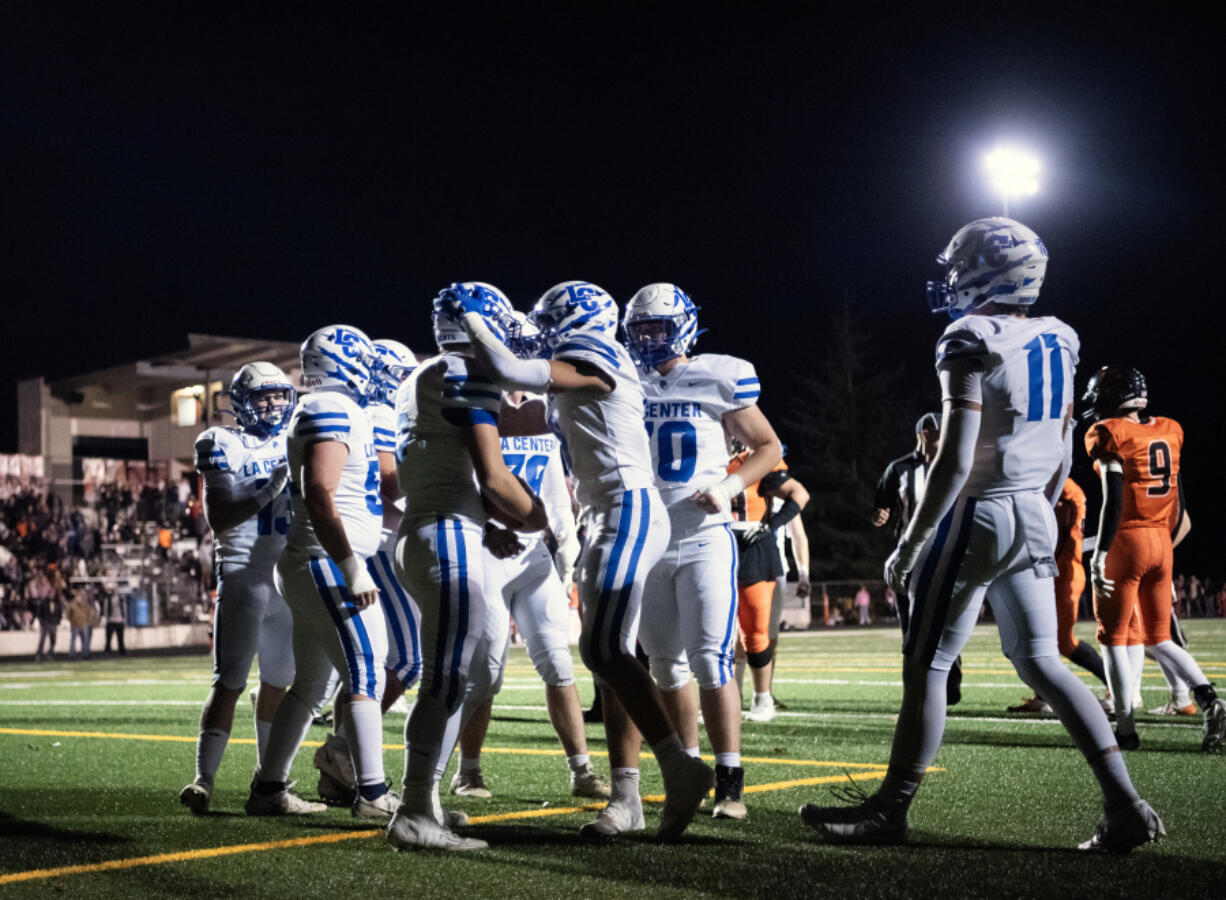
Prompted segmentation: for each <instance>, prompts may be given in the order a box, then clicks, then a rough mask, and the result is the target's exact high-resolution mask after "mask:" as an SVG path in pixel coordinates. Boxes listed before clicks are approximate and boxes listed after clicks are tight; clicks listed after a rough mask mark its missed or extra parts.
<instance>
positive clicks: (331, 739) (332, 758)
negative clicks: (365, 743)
mask: <svg viewBox="0 0 1226 900" xmlns="http://www.w3.org/2000/svg"><path fill="white" fill-rule="evenodd" d="M314 762H315V768H317V769H318V770H319V771H320V773H321V774H325V775H328V776H329V777H330V778H331V779H332V780H333V781H334V782H335V783H336V784H337V785H339V786H340V787H343V788H347V789H348V790H350V791H354V790H356V789H357V783H358V777H357V774H356V773H355V772H354V771H353V760H352V759H351V758H350V756H349V744H348V743H347V742H346V741H345V739H344V738H343V737H341V736H340V735H339V734H329V735H327V736H326V737H325V738H324V742H323V744H322V745H321V746H320V747H319V748H318V749H317V750H316V751H315V760H314ZM352 802H353V801H352V800H350V801H349V803H352ZM349 803H346V804H345V806H348V805H349Z"/></svg>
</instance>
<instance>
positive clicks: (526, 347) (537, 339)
mask: <svg viewBox="0 0 1226 900" xmlns="http://www.w3.org/2000/svg"><path fill="white" fill-rule="evenodd" d="M511 315H512V316H514V317H515V322H516V325H517V326H518V327H517V329H516V331H515V333H514V334H513V335H511V336H510V337H509V338H508V339H507V348H508V349H509V350H510V351H511V352H512V353H514V354H515V355H516V356H518V357H519V358H520V359H540V358H541V351H542V349H543V348H542V343H541V330H540V329H539V328H537V327H536V326H535V325H533V324H532V320H531V319H530V318H528V314H527V313H522V312H520V311H519V310H518V309H515V310H512V311H511Z"/></svg>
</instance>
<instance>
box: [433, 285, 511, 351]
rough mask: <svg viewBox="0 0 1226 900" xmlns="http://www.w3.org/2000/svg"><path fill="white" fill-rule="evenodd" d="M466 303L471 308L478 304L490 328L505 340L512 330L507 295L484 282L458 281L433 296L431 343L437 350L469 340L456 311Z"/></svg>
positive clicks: (500, 338)
mask: <svg viewBox="0 0 1226 900" xmlns="http://www.w3.org/2000/svg"><path fill="white" fill-rule="evenodd" d="M474 301H475V304H474ZM465 305H467V306H468V307H469V308H470V309H471V308H472V307H473V306H474V305H476V306H478V307H479V312H480V314H481V317H482V318H483V319H484V320H485V324H486V325H488V326H489V327H490V331H492V332H494V334H495V335H496V336H497V337H498V339H499V340H501V341H502V342H503V343H506V341H507V339H508V338H509V337H510V336H511V333H512V332H513V331H514V330H515V319H514V316H513V315H512V314H513V313H514V310H513V309H512V308H511V301H510V300H508V299H507V295H506V294H504V293H503V292H502V291H500V290H498V288H496V287H494V286H493V285H492V284H486V283H485V282H484V281H458V282H453V283H452V284H451V285H450V286H448V287H445V288H443V289H442V290H441V291H439V293H438V296H437V297H435V298H434V310H433V312H432V313H431V320H432V321H433V323H434V342H435V343H436V344H437V345H438V346H439V348H440V349H441V348H442V347H443V345H444V344H467V343H470V341H469V338H468V332H466V331H465V330H464V326H463V325H462V324H460V318H461V316H462V315H463V313H462V312H460V311H459V310H460V309H461V308H462V307H463V306H465Z"/></svg>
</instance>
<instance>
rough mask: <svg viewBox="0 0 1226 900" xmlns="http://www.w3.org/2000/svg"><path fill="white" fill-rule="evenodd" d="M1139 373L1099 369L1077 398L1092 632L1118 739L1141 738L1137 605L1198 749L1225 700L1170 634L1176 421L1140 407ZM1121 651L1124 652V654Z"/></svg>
mask: <svg viewBox="0 0 1226 900" xmlns="http://www.w3.org/2000/svg"><path fill="white" fill-rule="evenodd" d="M1147 394H1148V392H1147V389H1146V384H1145V377H1144V376H1143V375H1142V374H1141V373H1140V372H1138V371H1137V370H1136V369H1130V368H1125V367H1119V366H1105V367H1103V368H1102V369H1099V370H1098V372H1097V374H1095V375H1094V376H1093V377H1092V378H1091V379H1090V383H1089V386H1088V387H1087V388H1086V392H1085V396H1084V397H1083V398H1082V400H1083V401H1084V402H1086V403H1087V404H1088V405H1089V410H1088V411H1087V412H1086V414H1085V415H1086V417H1087V418H1090V419H1093V420H1094V424H1093V425H1091V426H1090V430H1089V431H1088V432H1087V433H1086V439H1085V443H1086V451H1087V452H1088V453H1089V454H1090V458H1091V459H1093V460H1094V467H1095V469H1097V470H1098V472H1099V475H1100V477H1101V478H1102V482H1103V508H1102V515H1101V516H1100V518H1099V524H1098V542H1097V545H1096V546H1095V548H1094V557H1093V560H1092V562H1091V565H1090V578H1091V580H1092V582H1093V585H1094V594H1095V599H1096V605H1095V615H1096V617H1097V619H1098V641H1099V643H1100V644H1102V645H1103V646H1104V648H1105V652H1106V654H1107V656H1108V658H1109V659H1110V666H1109V667H1108V668H1109V671H1110V678H1111V685H1112V688H1113V690H1112V694H1114V696H1115V716H1116V733H1117V735H1118V738H1119V743H1120V747H1121V748H1123V749H1125V750H1128V749H1134V750H1135V749H1136V748H1137V747H1139V746H1140V745H1141V741H1140V739H1139V738H1138V737H1137V734H1136V726H1135V725H1134V723H1133V710H1132V695H1133V691H1132V685H1133V673H1134V671H1136V670H1137V669H1139V668H1140V666H1141V664H1142V660H1143V655H1142V648H1141V646H1140V645H1139V644H1138V645H1135V650H1131V651H1130V646H1131V645H1132V642H1133V641H1134V640H1135V637H1134V638H1130V637H1129V630H1130V628H1129V626H1130V622H1131V620H1132V616H1133V610H1134V609H1138V608H1139V610H1140V618H1141V630H1142V634H1143V639H1144V644H1145V647H1147V648H1148V649H1149V652H1150V654H1151V655H1152V656H1153V657H1154V659H1156V660H1157V661H1158V664H1159V665H1160V666H1161V667H1162V669H1163V671H1165V672H1169V673H1171V674H1173V675H1177V676H1178V677H1180V678H1182V679H1183V680H1184V681H1186V682H1187V683H1188V684H1190V685H1191V686H1192V694H1193V696H1194V697H1195V698H1196V703H1197V705H1198V706H1199V707H1200V708H1201V712H1202V713H1203V714H1204V729H1203V739H1202V742H1201V749H1202V750H1205V751H1213V750H1218V749H1220V748H1221V747H1222V746H1223V744H1224V743H1226V701H1223V700H1222V699H1221V698H1219V697H1218V696H1217V693H1216V692H1215V691H1214V690H1213V686H1212V685H1211V684H1210V683H1209V679H1207V678H1206V677H1205V675H1204V673H1203V672H1202V671H1201V669H1200V666H1198V665H1197V664H1196V660H1195V659H1193V658H1192V654H1190V653H1188V651H1187V650H1185V649H1183V648H1182V647H1180V646H1179V645H1178V644H1176V643H1175V642H1174V641H1173V640H1171V531H1170V523H1171V521H1172V518H1173V516H1172V511H1171V509H1172V507H1173V506H1182V505H1183V483H1182V480H1181V478H1180V474H1179V457H1180V450H1181V449H1182V447H1183V428H1181V427H1180V425H1179V423H1178V422H1176V421H1175V420H1174V419H1167V418H1163V417H1161V416H1149V415H1147V414H1146V413H1145V412H1144V410H1145V407H1146V404H1147V402H1148V397H1147ZM1130 654H1131V655H1130Z"/></svg>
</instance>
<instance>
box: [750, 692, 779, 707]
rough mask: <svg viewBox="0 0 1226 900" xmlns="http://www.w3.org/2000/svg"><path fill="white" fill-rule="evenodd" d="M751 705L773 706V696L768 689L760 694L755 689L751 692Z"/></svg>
mask: <svg viewBox="0 0 1226 900" xmlns="http://www.w3.org/2000/svg"><path fill="white" fill-rule="evenodd" d="M753 705H754V706H767V705H769V706H774V705H775V701H774V698H772V697H771V692H770V691H766V692H764V693H761V694H759V693H758V692H757V691H754V692H753Z"/></svg>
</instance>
